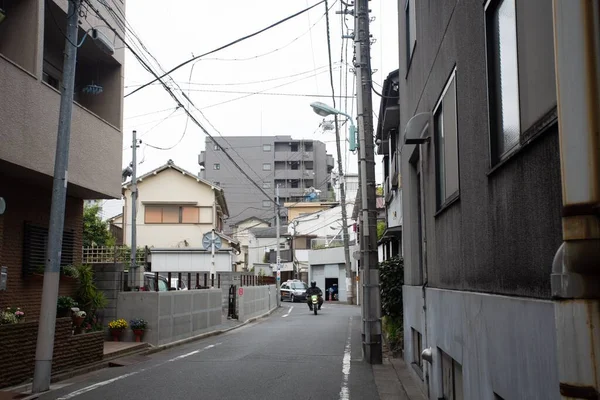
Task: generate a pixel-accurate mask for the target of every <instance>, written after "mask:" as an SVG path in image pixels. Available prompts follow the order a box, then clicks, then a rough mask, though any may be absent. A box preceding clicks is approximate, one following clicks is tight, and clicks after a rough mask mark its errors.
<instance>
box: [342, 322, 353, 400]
mask: <svg viewBox="0 0 600 400" xmlns="http://www.w3.org/2000/svg"><path fill="white" fill-rule="evenodd" d="M351 339H352V317H350V318H349V320H348V339H347V340H346V348H345V349H344V358H343V360H342V374H343V375H344V377H343V378H342V388H341V390H340V400H350V389H349V388H348V380H349V379H350V361H351V358H350V353H351V352H350V342H351Z"/></svg>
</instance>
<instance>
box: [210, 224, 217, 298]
mask: <svg viewBox="0 0 600 400" xmlns="http://www.w3.org/2000/svg"><path fill="white" fill-rule="evenodd" d="M210 235H211V236H210V287H211V288H213V289H214V287H215V280H214V276H215V273H216V269H215V230H214V229H213V230H212V231H211V233H210Z"/></svg>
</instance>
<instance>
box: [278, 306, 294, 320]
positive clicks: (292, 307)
mask: <svg viewBox="0 0 600 400" xmlns="http://www.w3.org/2000/svg"><path fill="white" fill-rule="evenodd" d="M293 309H294V306H291V307H290V309H289V310H288V312H287V314H285V315H282V316H281V318H285V317H287V316H288V315H290V313H291V312H292V310H293Z"/></svg>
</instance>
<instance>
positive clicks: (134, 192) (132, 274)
mask: <svg viewBox="0 0 600 400" xmlns="http://www.w3.org/2000/svg"><path fill="white" fill-rule="evenodd" d="M131 148H132V151H133V154H132V157H131V159H132V163H131V261H130V264H131V267H130V268H129V270H130V271H129V287H132V288H134V287H140V286H141V284H142V282H143V278H142V274H143V271H140V270H139V269H138V268H139V266H138V265H137V199H138V188H137V148H138V141H137V132H136V131H133V139H132V145H131Z"/></svg>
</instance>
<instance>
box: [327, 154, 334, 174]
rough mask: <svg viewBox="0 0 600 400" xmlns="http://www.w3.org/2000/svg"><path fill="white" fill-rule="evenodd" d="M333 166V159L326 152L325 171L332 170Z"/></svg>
mask: <svg viewBox="0 0 600 400" xmlns="http://www.w3.org/2000/svg"><path fill="white" fill-rule="evenodd" d="M334 168H335V161H334V159H333V156H332V155H331V154H327V173H329V172H331V171H333V169H334Z"/></svg>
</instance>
